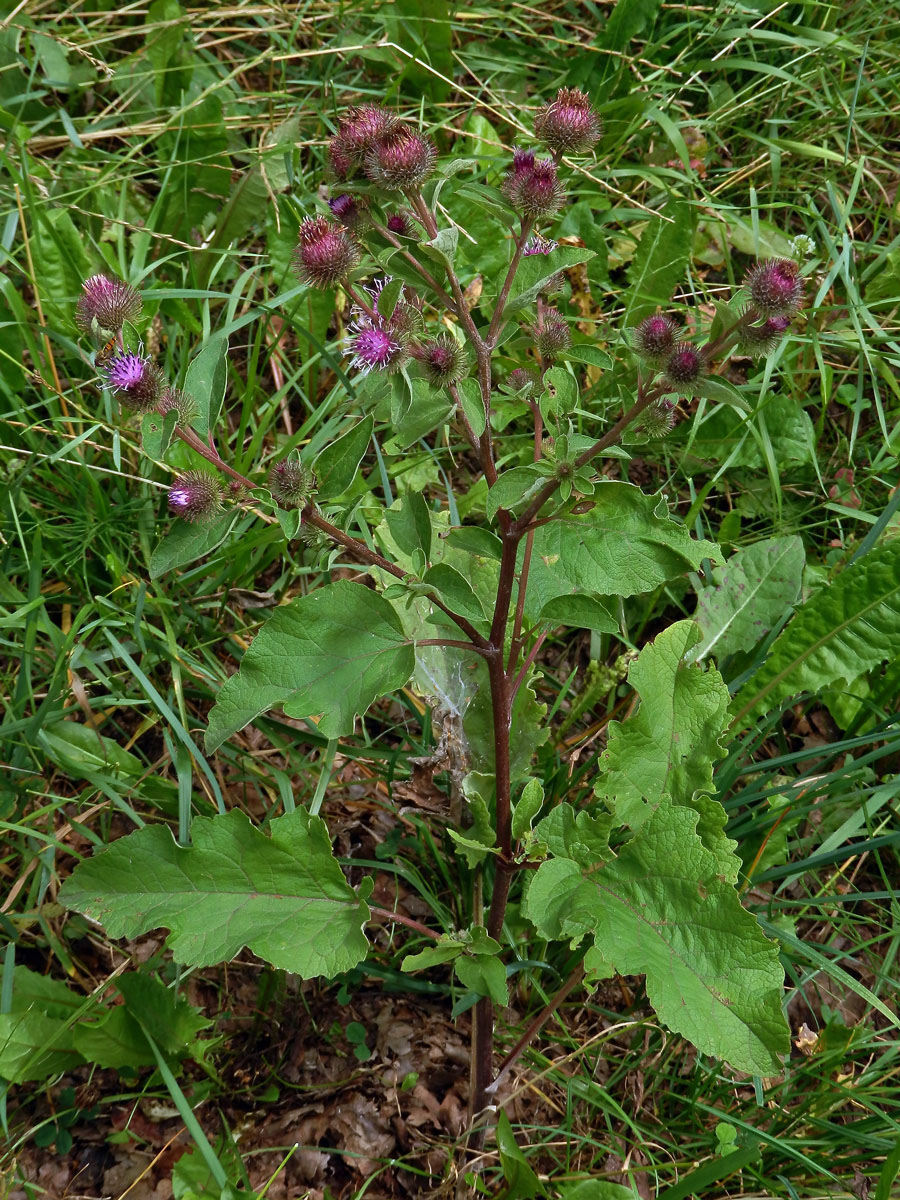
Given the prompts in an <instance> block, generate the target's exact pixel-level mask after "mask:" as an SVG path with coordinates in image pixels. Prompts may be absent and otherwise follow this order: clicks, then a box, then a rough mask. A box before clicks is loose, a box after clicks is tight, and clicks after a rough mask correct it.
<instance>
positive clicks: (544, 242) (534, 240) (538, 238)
mask: <svg viewBox="0 0 900 1200" xmlns="http://www.w3.org/2000/svg"><path fill="white" fill-rule="evenodd" d="M558 247H559V242H555V241H554V240H553V238H548V237H544V235H543V234H542V233H536V234H535V235H534V237H530V238H529V239H528V241H527V242H526V243H525V246H524V248H523V250H522V255H523V257H524V258H530V257H531V255H533V254H550V253H552V251H554V250H556V249H557V248H558Z"/></svg>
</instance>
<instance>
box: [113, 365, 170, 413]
mask: <svg viewBox="0 0 900 1200" xmlns="http://www.w3.org/2000/svg"><path fill="white" fill-rule="evenodd" d="M103 371H104V373H105V375H106V382H107V384H108V386H109V387H111V388H112V389H113V391H114V392H115V393H116V395H117V397H118V398H119V399H120V400H121V401H122V403H123V404H127V405H128V407H129V408H135V409H137V411H138V412H150V411H151V410H152V409H154V408H156V405H157V402H158V401H159V398H160V394H161V392H162V388H163V376H162V372H161V371H160V369H159V367H158V366H157V365H156V363H155V362H154V361H153V359H152V358H150V357H149V356H148V355H145V354H136V353H135V352H134V351H133V350H122V351H120V352H119V353H118V354H114V355H113V357H112V358H111V359H110V360H109V361H108V362H107V363H106V365H105V366H104V367H103Z"/></svg>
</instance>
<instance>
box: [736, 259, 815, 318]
mask: <svg viewBox="0 0 900 1200" xmlns="http://www.w3.org/2000/svg"><path fill="white" fill-rule="evenodd" d="M745 282H746V286H747V288H748V290H749V292H750V298H751V300H752V302H753V306H754V308H756V309H757V310H758V311H759V313H760V315H761V316H763V317H780V316H786V317H789V316H791V315H792V314H793V313H795V312H796V311H797V309H798V308H799V307H800V301H801V300H802V299H803V281H802V279H801V278H800V268H799V267H798V265H797V264H796V263H795V262H793V261H792V260H791V259H789V258H770V259H768V260H767V261H766V262H762V263H757V264H756V266H755V267H751V268H750V270H749V271H748V272H747V278H746V281H745Z"/></svg>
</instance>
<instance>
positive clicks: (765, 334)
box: [738, 317, 791, 358]
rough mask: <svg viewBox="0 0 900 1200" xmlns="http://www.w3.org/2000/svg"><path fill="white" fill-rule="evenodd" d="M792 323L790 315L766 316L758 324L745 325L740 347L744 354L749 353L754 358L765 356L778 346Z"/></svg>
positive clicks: (739, 343) (742, 330)
mask: <svg viewBox="0 0 900 1200" xmlns="http://www.w3.org/2000/svg"><path fill="white" fill-rule="evenodd" d="M790 324H791V322H790V318H788V317H766V318H765V319H764V320H761V321H760V322H759V323H758V324H757V323H754V324H753V325H744V326H743V327H742V329H741V337H740V341H739V342H738V349H739V350H740V351H741V353H742V354H749V355H751V356H752V357H753V358H764V357H765V356H766V355H767V354H771V353H772V351H773V350H774V349H775V348H776V346H777V345H778V344H779V342H780V341H781V340H782V338H783V337H784V335H785V333H786V332H787V330H788V329H789V328H790Z"/></svg>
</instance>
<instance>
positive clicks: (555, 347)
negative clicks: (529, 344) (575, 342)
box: [532, 308, 572, 358]
mask: <svg viewBox="0 0 900 1200" xmlns="http://www.w3.org/2000/svg"><path fill="white" fill-rule="evenodd" d="M532 333H533V334H534V344H535V346H536V347H537V350H538V353H539V354H540V356H541V358H556V356H557V354H559V352H560V351H561V350H568V348H569V346H571V344H572V335H571V333H569V327H568V325H567V324H566V323H565V321H564V320H563V319H562V317H561V316H560V315H559V313H558V312H557V311H556V309H555V308H550V309H548V310H547V311H546V312H545V313H542V314H541V316H540V318H539V320H538V323H537V325H535V327H534V329H533V330H532Z"/></svg>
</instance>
